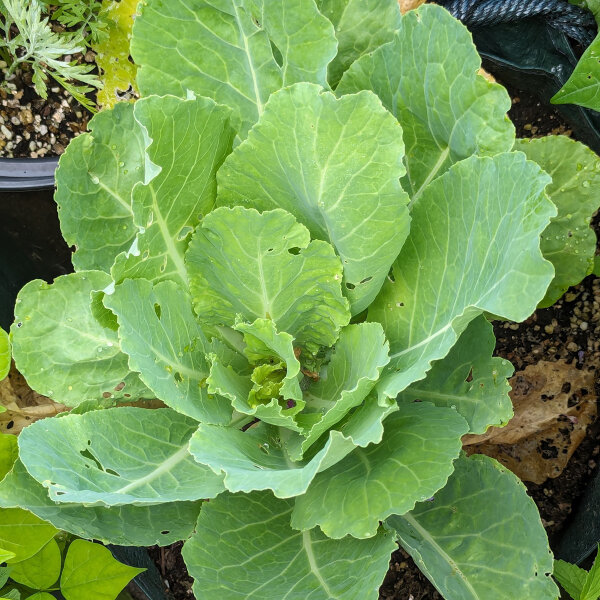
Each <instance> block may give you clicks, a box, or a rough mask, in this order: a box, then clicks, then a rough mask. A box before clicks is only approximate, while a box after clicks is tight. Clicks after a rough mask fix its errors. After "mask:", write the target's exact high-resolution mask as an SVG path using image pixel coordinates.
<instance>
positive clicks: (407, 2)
mask: <svg viewBox="0 0 600 600" xmlns="http://www.w3.org/2000/svg"><path fill="white" fill-rule="evenodd" d="M424 2H425V0H398V4H400V12H401V13H402V14H404V13H407V12H408V11H409V10H412V9H413V8H417V6H421V4H423V3H424Z"/></svg>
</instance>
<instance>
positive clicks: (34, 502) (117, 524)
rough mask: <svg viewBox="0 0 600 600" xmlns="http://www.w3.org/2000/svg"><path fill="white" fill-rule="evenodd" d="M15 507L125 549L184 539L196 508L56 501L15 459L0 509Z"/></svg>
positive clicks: (190, 505) (1, 494)
mask: <svg viewBox="0 0 600 600" xmlns="http://www.w3.org/2000/svg"><path fill="white" fill-rule="evenodd" d="M17 506H21V507H23V508H24V509H26V510H28V511H30V512H32V513H33V514H34V515H36V516H37V517H39V518H40V519H43V520H44V521H48V522H50V523H52V525H54V526H55V527H56V528H58V529H62V530H64V531H68V532H69V533H72V534H73V535H76V536H79V537H84V538H89V539H94V540H100V541H101V542H104V543H107V544H109V543H110V544H119V545H126V546H153V545H155V544H158V545H159V546H166V545H168V544H172V543H174V542H177V541H178V540H183V539H186V538H188V537H189V536H190V534H191V533H192V531H193V529H194V523H195V521H196V518H197V517H198V511H199V509H200V503H199V502H167V503H164V504H151V505H146V506H136V505H134V504H129V505H124V506H112V507H106V506H83V505H81V504H66V503H65V504H63V503H57V502H54V501H53V500H50V498H49V496H48V490H47V489H46V488H45V487H43V486H42V484H41V483H39V482H37V481H36V480H35V479H33V477H31V475H29V473H28V472H27V470H26V469H25V467H24V466H23V463H22V462H21V461H17V462H16V463H15V465H14V467H13V470H12V471H11V472H10V473H9V474H8V475H7V476H6V478H5V479H4V480H3V481H2V482H1V483H0V507H2V508H15V507H17Z"/></svg>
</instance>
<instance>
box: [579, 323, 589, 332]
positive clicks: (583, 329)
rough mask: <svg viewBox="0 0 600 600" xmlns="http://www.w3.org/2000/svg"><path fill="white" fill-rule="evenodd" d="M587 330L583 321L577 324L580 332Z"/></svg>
mask: <svg viewBox="0 0 600 600" xmlns="http://www.w3.org/2000/svg"><path fill="white" fill-rule="evenodd" d="M587 328H588V324H587V323H586V322H585V321H582V322H581V323H579V329H581V331H585V330H586V329H587Z"/></svg>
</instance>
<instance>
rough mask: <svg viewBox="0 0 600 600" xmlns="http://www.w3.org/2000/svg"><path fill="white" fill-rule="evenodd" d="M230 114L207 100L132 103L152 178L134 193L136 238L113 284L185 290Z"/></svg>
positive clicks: (228, 136)
mask: <svg viewBox="0 0 600 600" xmlns="http://www.w3.org/2000/svg"><path fill="white" fill-rule="evenodd" d="M165 33H166V32H165ZM229 114H230V111H229V110H227V109H226V108H225V107H223V106H218V105H216V104H215V103H214V102H213V101H212V100H209V99H208V98H198V99H194V100H182V99H180V98H175V97H172V96H167V97H164V98H160V97H158V96H151V97H149V98H143V99H142V100H139V101H138V102H136V103H135V108H134V115H135V118H136V120H137V121H139V123H140V124H141V125H143V127H144V128H145V131H146V134H147V137H148V138H149V139H148V144H149V145H148V148H147V154H148V159H149V160H150V161H152V163H153V164H154V166H153V167H152V168H151V169H149V171H151V172H152V174H153V175H154V177H153V178H151V179H150V178H149V177H147V179H146V182H145V184H143V185H142V184H140V185H138V186H137V187H136V188H135V189H134V191H133V200H132V203H133V212H134V221H135V224H136V225H137V226H138V228H139V233H138V235H137V238H136V243H135V246H134V247H132V249H131V250H130V251H129V252H128V253H127V254H121V255H120V256H119V257H118V258H117V261H116V264H115V266H114V267H113V269H112V271H111V272H112V275H113V278H114V279H115V281H122V280H123V279H124V278H126V277H130V278H138V277H144V278H146V279H150V280H153V281H159V280H162V279H173V280H175V281H178V282H180V283H182V284H183V285H184V286H185V287H187V272H186V269H185V265H184V262H183V255H184V253H185V251H186V249H187V245H188V242H189V237H190V234H191V232H192V230H193V228H194V227H195V226H196V225H197V223H198V222H199V219H200V218H202V216H203V215H205V214H206V213H208V212H209V211H210V210H211V209H212V208H213V206H214V202H215V195H216V177H215V174H216V171H217V169H218V168H219V166H220V165H221V163H222V162H223V159H224V158H225V156H227V154H229V152H230V151H231V145H232V141H233V135H234V132H233V129H231V127H230V126H229Z"/></svg>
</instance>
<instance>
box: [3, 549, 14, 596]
mask: <svg viewBox="0 0 600 600" xmlns="http://www.w3.org/2000/svg"><path fill="white" fill-rule="evenodd" d="M15 556H16V554H15V553H14V552H10V551H9V550H5V549H4V548H0V563H4V562H7V561H10V560H12V559H13V558H15ZM0 587H1V586H0Z"/></svg>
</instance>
